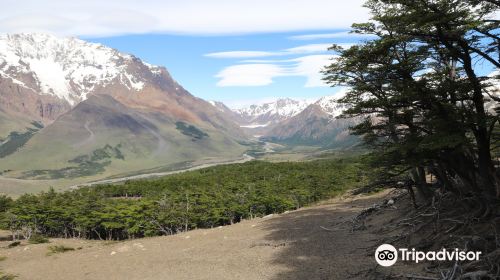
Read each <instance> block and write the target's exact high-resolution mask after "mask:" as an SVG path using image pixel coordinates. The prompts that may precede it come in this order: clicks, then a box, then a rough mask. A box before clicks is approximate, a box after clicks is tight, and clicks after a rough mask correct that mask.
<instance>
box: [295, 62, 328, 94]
mask: <svg viewBox="0 0 500 280" xmlns="http://www.w3.org/2000/svg"><path fill="white" fill-rule="evenodd" d="M333 57H334V56H331V55H308V56H303V57H299V58H296V59H294V61H295V62H296V65H295V67H294V68H293V74H294V75H296V76H304V77H306V78H307V82H306V84H305V87H324V86H328V85H327V84H325V82H324V81H323V80H322V78H323V74H322V73H321V70H323V68H324V67H325V66H327V65H329V64H331V63H332V58H333Z"/></svg>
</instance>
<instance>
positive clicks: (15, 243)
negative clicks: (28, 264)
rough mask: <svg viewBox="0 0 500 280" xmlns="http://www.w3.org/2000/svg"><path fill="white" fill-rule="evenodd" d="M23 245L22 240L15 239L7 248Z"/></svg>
mask: <svg viewBox="0 0 500 280" xmlns="http://www.w3.org/2000/svg"><path fill="white" fill-rule="evenodd" d="M19 245H21V241H14V242H12V243H10V244H9V245H7V248H14V247H17V246H19Z"/></svg>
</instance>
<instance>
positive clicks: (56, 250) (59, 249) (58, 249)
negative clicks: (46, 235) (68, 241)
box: [47, 245, 75, 256]
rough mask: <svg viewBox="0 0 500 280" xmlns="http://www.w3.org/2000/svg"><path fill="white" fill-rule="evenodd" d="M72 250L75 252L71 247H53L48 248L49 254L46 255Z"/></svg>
mask: <svg viewBox="0 0 500 280" xmlns="http://www.w3.org/2000/svg"><path fill="white" fill-rule="evenodd" d="M74 250H75V248H72V247H67V246H64V245H54V246H50V247H49V252H48V253H47V255H49V256H50V255H53V254H58V253H64V252H67V251H74Z"/></svg>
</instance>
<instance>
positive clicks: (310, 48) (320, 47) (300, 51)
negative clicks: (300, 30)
mask: <svg viewBox="0 0 500 280" xmlns="http://www.w3.org/2000/svg"><path fill="white" fill-rule="evenodd" d="M332 45H333V43H331V44H309V45H302V46H297V47H293V48H288V49H284V50H279V51H227V52H214V53H207V54H205V55H204V56H206V57H212V58H259V57H271V56H286V55H304V54H314V53H325V52H327V51H328V48H329V47H331V46H332ZM337 45H339V46H340V47H343V48H349V47H351V46H352V45H354V44H351V43H341V44H337Z"/></svg>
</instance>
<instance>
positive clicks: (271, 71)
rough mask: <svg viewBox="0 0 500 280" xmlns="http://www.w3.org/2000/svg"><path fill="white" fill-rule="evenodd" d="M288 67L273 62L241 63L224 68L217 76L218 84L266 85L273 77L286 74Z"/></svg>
mask: <svg viewBox="0 0 500 280" xmlns="http://www.w3.org/2000/svg"><path fill="white" fill-rule="evenodd" d="M285 72H286V69H283V68H282V67H280V66H278V65H273V64H241V65H233V66H229V67H226V68H224V69H223V70H222V71H220V72H219V73H218V74H217V75H216V76H215V77H217V78H220V80H219V82H218V83H217V86H219V87H229V86H266V85H269V84H272V83H273V78H275V77H279V76H284V75H286V73H285Z"/></svg>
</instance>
